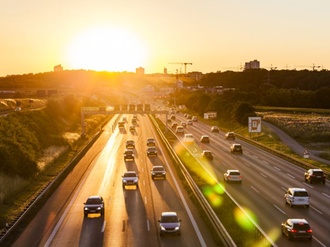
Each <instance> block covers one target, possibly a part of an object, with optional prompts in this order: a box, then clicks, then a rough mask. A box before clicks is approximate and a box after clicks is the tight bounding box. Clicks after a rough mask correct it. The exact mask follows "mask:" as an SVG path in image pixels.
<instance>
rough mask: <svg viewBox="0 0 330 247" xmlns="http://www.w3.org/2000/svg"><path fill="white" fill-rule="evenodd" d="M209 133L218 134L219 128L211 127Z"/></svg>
mask: <svg viewBox="0 0 330 247" xmlns="http://www.w3.org/2000/svg"><path fill="white" fill-rule="evenodd" d="M211 132H216V133H218V132H219V127H218V126H212V127H211Z"/></svg>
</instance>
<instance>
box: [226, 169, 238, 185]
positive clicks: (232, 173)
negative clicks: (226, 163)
mask: <svg viewBox="0 0 330 247" xmlns="http://www.w3.org/2000/svg"><path fill="white" fill-rule="evenodd" d="M223 179H224V180H225V181H226V182H238V183H242V176H241V173H240V172H239V170H227V171H226V172H225V173H224V174H223Z"/></svg>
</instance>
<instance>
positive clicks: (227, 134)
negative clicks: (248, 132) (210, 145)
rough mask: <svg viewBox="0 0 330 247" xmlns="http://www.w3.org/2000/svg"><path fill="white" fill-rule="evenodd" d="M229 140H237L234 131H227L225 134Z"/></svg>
mask: <svg viewBox="0 0 330 247" xmlns="http://www.w3.org/2000/svg"><path fill="white" fill-rule="evenodd" d="M225 137H226V139H227V140H235V133H234V132H227V133H226V135H225Z"/></svg>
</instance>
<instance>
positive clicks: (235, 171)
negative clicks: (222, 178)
mask: <svg viewBox="0 0 330 247" xmlns="http://www.w3.org/2000/svg"><path fill="white" fill-rule="evenodd" d="M227 172H228V173H230V172H239V170H227Z"/></svg>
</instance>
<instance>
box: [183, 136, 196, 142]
mask: <svg viewBox="0 0 330 247" xmlns="http://www.w3.org/2000/svg"><path fill="white" fill-rule="evenodd" d="M183 141H184V142H187V143H191V142H194V136H193V134H184V138H183Z"/></svg>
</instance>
